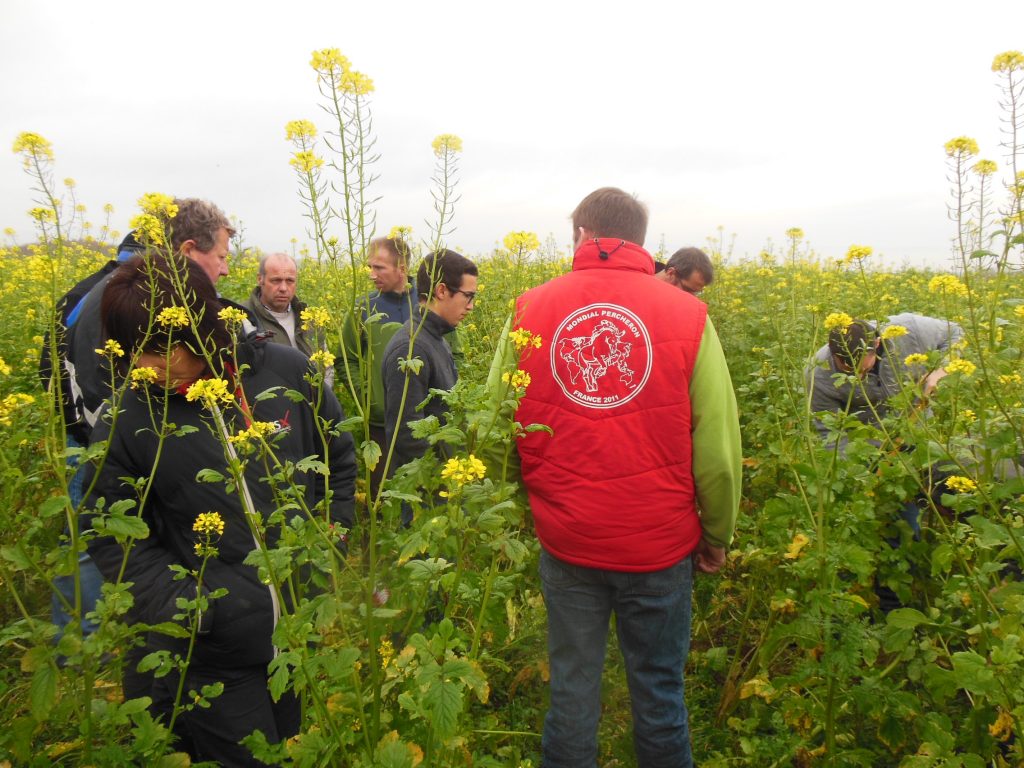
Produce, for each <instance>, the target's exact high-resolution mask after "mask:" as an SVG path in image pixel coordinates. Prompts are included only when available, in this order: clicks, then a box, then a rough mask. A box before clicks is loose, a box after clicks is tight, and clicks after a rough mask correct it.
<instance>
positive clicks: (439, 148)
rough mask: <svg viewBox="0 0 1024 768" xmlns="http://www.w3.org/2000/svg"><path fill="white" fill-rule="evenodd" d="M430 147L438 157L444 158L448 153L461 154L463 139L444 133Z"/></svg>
mask: <svg viewBox="0 0 1024 768" xmlns="http://www.w3.org/2000/svg"><path fill="white" fill-rule="evenodd" d="M430 146H431V148H432V149H433V150H434V154H435V155H436V156H437V157H443V156H444V155H445V154H447V153H448V152H461V151H462V139H460V138H459V137H458V136H456V135H455V134H454V133H442V134H441V135H440V136H437V137H436V138H435V139H434V140H433V141H432V142H431V143H430Z"/></svg>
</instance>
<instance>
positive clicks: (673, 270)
mask: <svg viewBox="0 0 1024 768" xmlns="http://www.w3.org/2000/svg"><path fill="white" fill-rule="evenodd" d="M655 272H656V273H657V274H656V275H655V277H657V278H658V279H659V280H664V281H665V282H666V283H669V284H670V285H674V286H675V287H676V288H682V289H683V290H684V291H686V292H687V293H692V294H693V295H694V296H696V295H697V294H699V293H700V292H701V291H702V290H704V288H705V287H706V286H709V285H711V283H713V282H714V281H715V268H714V267H713V266H712V264H711V259H710V258H708V255H707V254H706V253H704V251H702V250H701V249H700V248H680V249H679V250H678V251H676V252H675V253H673V254H672V256H671V257H670V258H669V260H668V262H667V263H666V264H664V265H661V264H658V265H656V266H655Z"/></svg>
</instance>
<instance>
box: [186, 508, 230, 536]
mask: <svg viewBox="0 0 1024 768" xmlns="http://www.w3.org/2000/svg"><path fill="white" fill-rule="evenodd" d="M192 530H193V531H195V532H196V533H202V534H205V535H207V536H212V535H213V534H217V535H218V536H222V535H223V534H224V518H223V517H221V514H220V512H201V513H200V514H199V515H198V516H197V517H196V521H195V522H194V523H192Z"/></svg>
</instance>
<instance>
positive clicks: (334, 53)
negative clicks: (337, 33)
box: [309, 48, 352, 75]
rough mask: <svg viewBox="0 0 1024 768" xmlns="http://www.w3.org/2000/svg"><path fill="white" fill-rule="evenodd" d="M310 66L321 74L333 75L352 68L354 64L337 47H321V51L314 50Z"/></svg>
mask: <svg viewBox="0 0 1024 768" xmlns="http://www.w3.org/2000/svg"><path fill="white" fill-rule="evenodd" d="M309 66H311V67H312V68H313V69H314V70H316V72H317V73H318V74H320V75H331V74H335V73H338V74H340V73H342V72H344V71H345V70H347V69H350V68H351V67H352V64H351V63H350V62H349V60H348V58H346V57H345V56H342V55H341V51H339V50H338V49H337V48H321V49H320V50H319V51H313V58H312V59H311V60H310V62H309Z"/></svg>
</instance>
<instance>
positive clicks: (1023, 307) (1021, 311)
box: [1013, 304, 1024, 320]
mask: <svg viewBox="0 0 1024 768" xmlns="http://www.w3.org/2000/svg"><path fill="white" fill-rule="evenodd" d="M1013 314H1015V315H1016V316H1017V317H1019V318H1020V319H1021V320H1024V304H1018V305H1017V306H1016V307H1014V308H1013Z"/></svg>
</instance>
